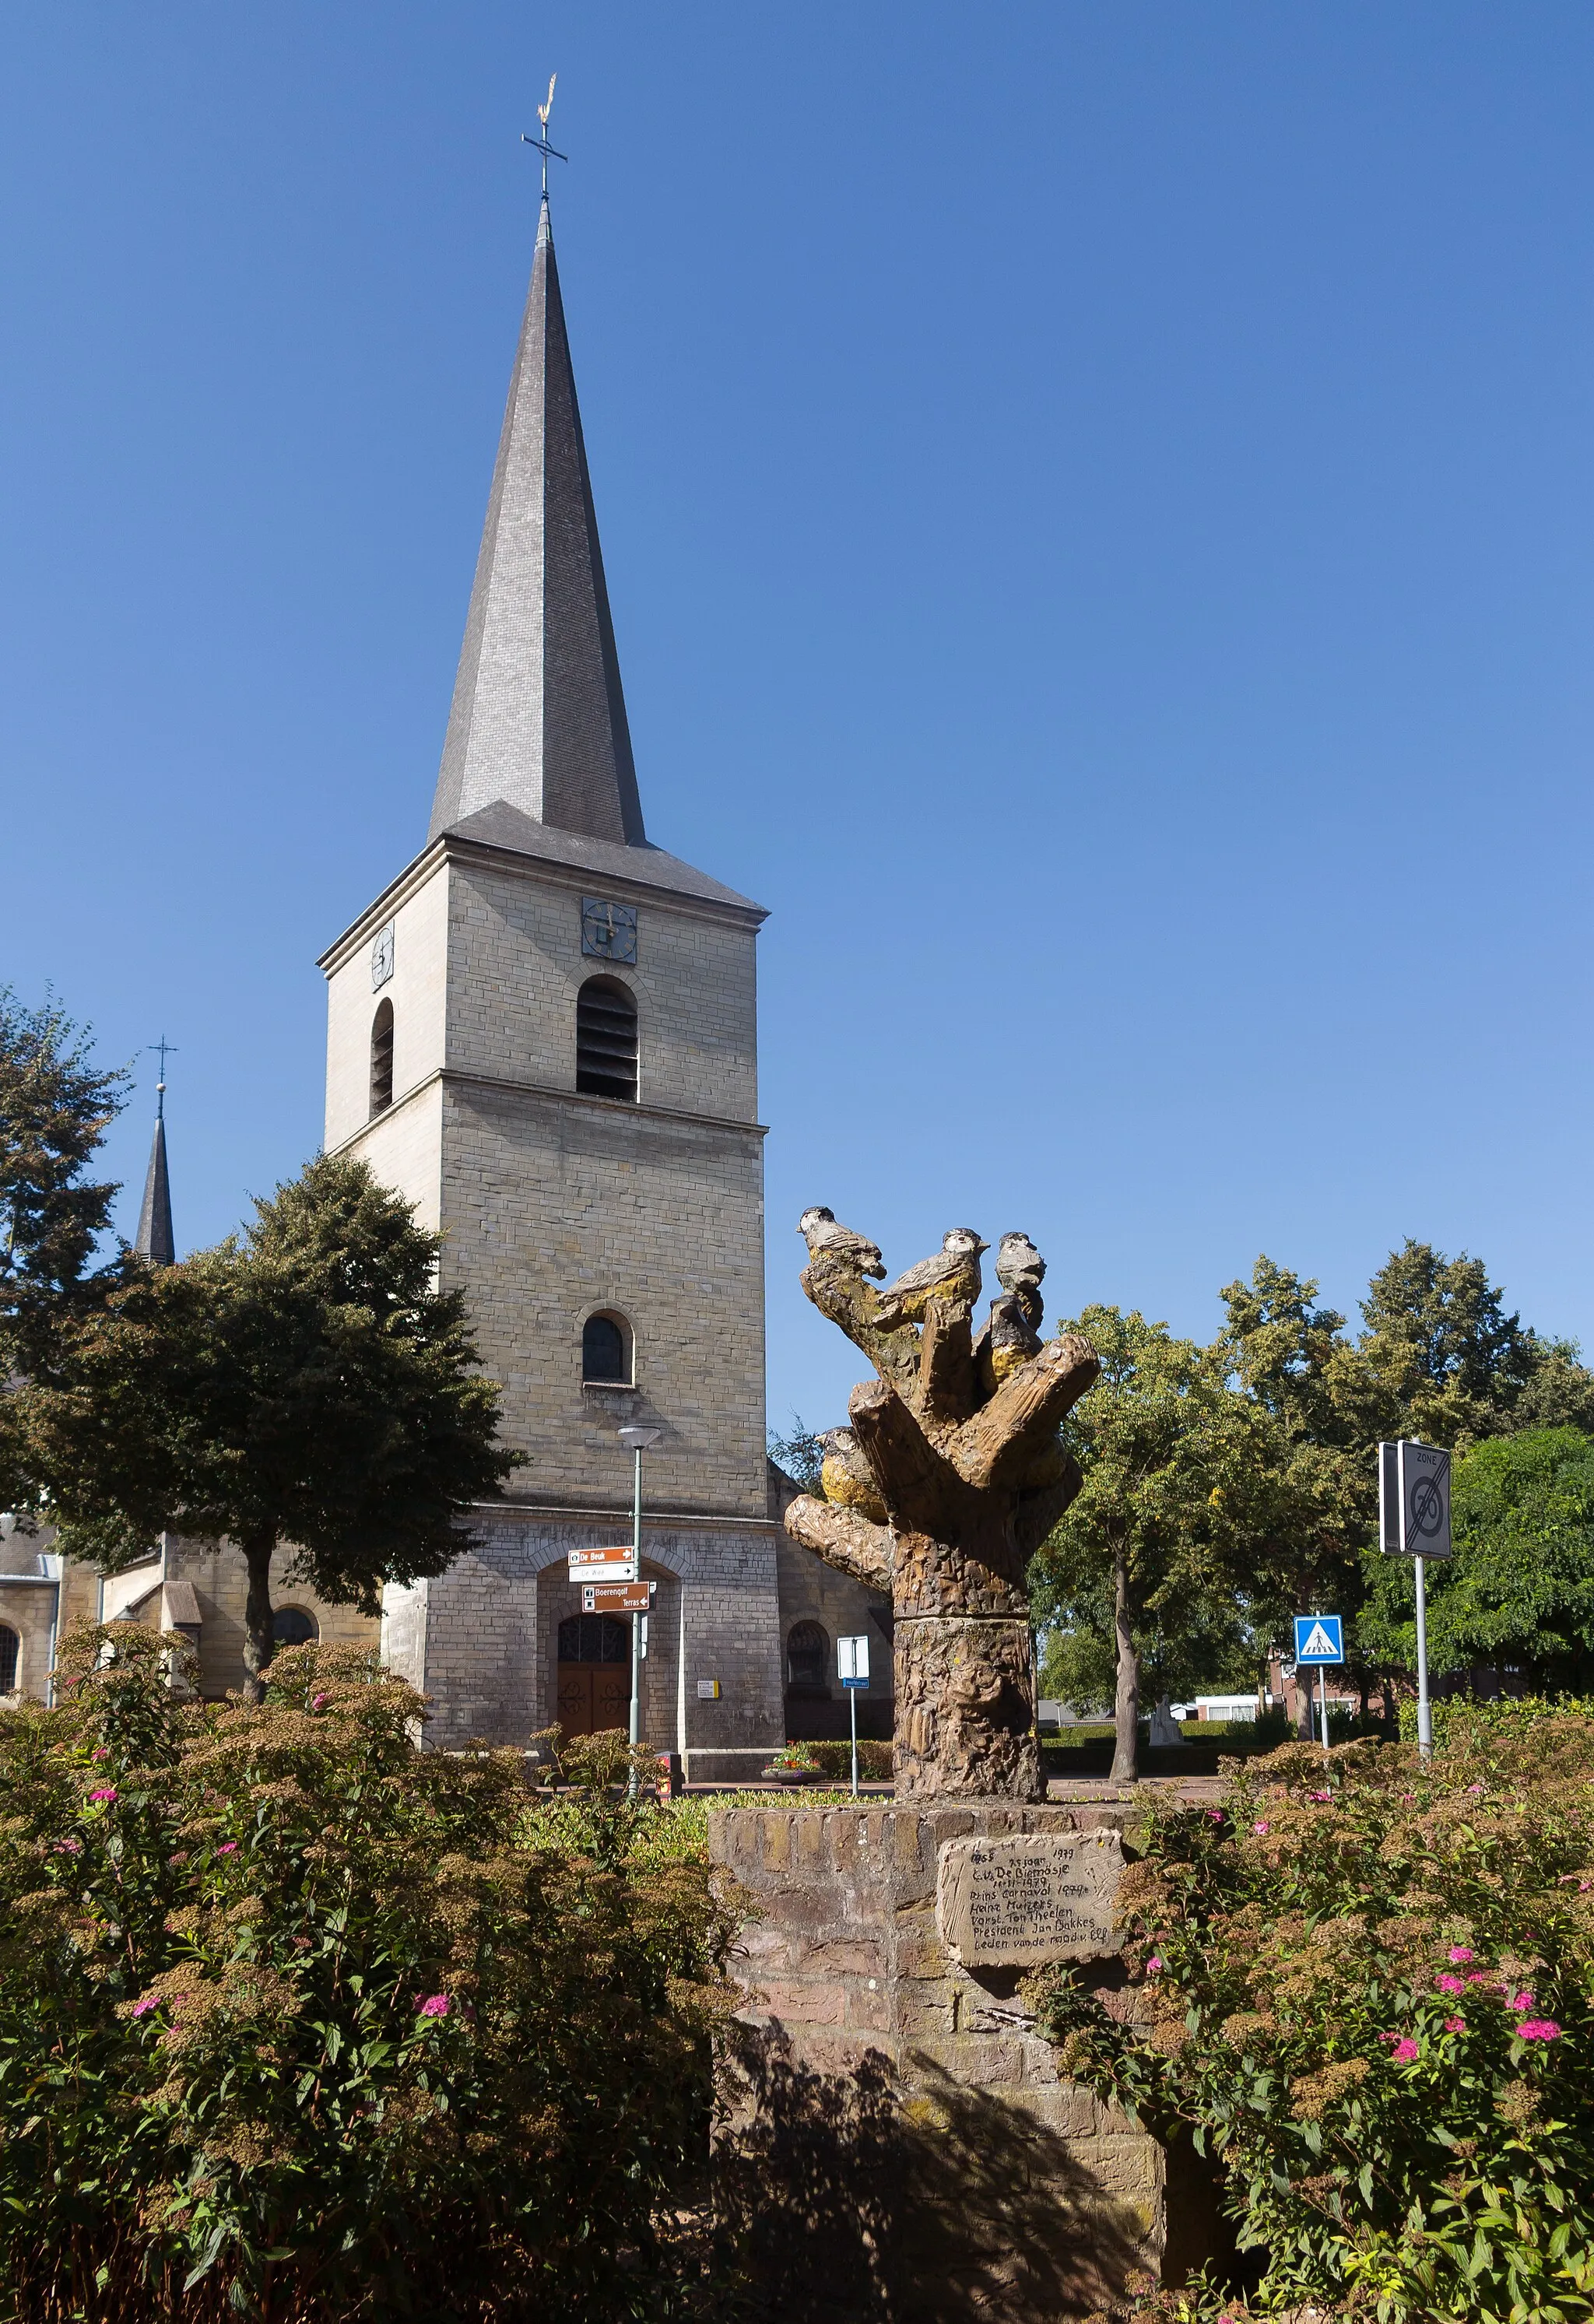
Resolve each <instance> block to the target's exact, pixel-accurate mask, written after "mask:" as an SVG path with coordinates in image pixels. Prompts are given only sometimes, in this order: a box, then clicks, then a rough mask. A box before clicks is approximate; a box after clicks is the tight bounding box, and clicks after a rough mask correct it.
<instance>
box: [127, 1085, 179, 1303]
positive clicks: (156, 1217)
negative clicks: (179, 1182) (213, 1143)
mask: <svg viewBox="0 0 1594 2324" xmlns="http://www.w3.org/2000/svg"><path fill="white" fill-rule="evenodd" d="M133 1248H134V1250H135V1251H137V1253H138V1255H139V1257H140V1258H141V1259H148V1260H149V1262H150V1265H151V1266H152V1267H170V1265H171V1263H172V1261H173V1259H175V1258H176V1257H177V1245H176V1243H175V1241H174V1240H173V1239H172V1233H171V1185H170V1180H169V1179H168V1177H167V1176H166V1084H165V1083H164V1082H163V1081H159V1082H157V1083H156V1084H155V1136H154V1139H153V1142H152V1145H151V1147H150V1167H149V1175H148V1176H147V1177H146V1178H145V1180H144V1199H143V1209H142V1210H141V1211H140V1213H139V1214H138V1232H137V1234H136V1235H135V1236H134V1242H133Z"/></svg>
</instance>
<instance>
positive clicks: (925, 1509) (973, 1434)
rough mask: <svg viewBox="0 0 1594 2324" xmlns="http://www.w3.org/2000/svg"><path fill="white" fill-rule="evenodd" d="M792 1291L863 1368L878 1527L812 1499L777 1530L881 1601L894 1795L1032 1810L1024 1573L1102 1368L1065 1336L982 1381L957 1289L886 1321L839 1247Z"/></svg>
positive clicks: (1056, 1513)
mask: <svg viewBox="0 0 1594 2324" xmlns="http://www.w3.org/2000/svg"><path fill="white" fill-rule="evenodd" d="M825 1215H828V1213H826V1214H825ZM844 1231H845V1230H843V1232H844ZM853 1240H854V1241H856V1240H857V1239H856V1238H854V1239H853ZM1019 1240H1021V1239H1019ZM812 1248H813V1247H812V1246H810V1249H811V1250H812ZM865 1249H867V1246H865ZM1039 1264H1040V1263H1039V1262H1038V1255H1037V1273H1036V1274H1035V1276H1034V1279H1033V1281H1032V1282H1030V1283H1029V1286H1028V1289H1029V1297H1028V1306H1027V1311H1026V1312H1027V1319H1028V1320H1029V1321H1030V1322H1031V1325H1032V1327H1033V1323H1034V1322H1035V1321H1037V1320H1038V1318H1039V1314H1040V1298H1039V1295H1038V1292H1037V1291H1036V1289H1035V1284H1037V1283H1038V1280H1039V1272H1038V1268H1039ZM802 1281H803V1289H804V1290H805V1291H806V1294H807V1296H808V1297H809V1298H810V1299H811V1300H812V1301H813V1302H814V1305H815V1306H816V1307H817V1308H818V1309H819V1310H820V1312H821V1314H825V1315H828V1316H829V1317H830V1319H831V1321H832V1322H833V1323H836V1324H839V1326H840V1327H841V1329H842V1330H843V1332H845V1333H846V1334H847V1336H848V1338H849V1339H850V1340H852V1342H853V1344H854V1346H856V1347H859V1348H861V1350H862V1351H863V1352H864V1353H865V1354H866V1355H867V1356H868V1357H869V1360H870V1361H871V1363H872V1364H873V1366H874V1368H875V1371H876V1374H877V1377H876V1379H873V1380H871V1381H869V1382H867V1383H866V1384H865V1385H863V1386H862V1387H860V1388H854V1389H853V1391H852V1397H851V1398H850V1399H849V1403H848V1415H849V1418H850V1420H851V1423H852V1434H853V1436H854V1438H855V1439H856V1442H857V1446H858V1450H859V1452H861V1454H862V1456H863V1460H864V1461H865V1462H866V1463H867V1465H868V1469H869V1471H870V1474H871V1477H872V1479H873V1481H874V1485H875V1487H876V1489H877V1490H878V1494H879V1500H880V1506H881V1507H882V1508H883V1511H884V1514H885V1517H886V1522H885V1523H884V1524H883V1525H881V1524H878V1523H876V1522H874V1521H873V1520H872V1519H871V1518H869V1517H864V1516H863V1515H862V1514H861V1512H860V1511H858V1510H856V1509H853V1508H846V1507H841V1506H837V1505H834V1504H830V1503H827V1502H825V1501H821V1500H818V1499H815V1498H814V1497H813V1496H810V1495H802V1496H800V1497H799V1498H798V1499H797V1500H795V1501H793V1502H792V1503H791V1505H790V1507H789V1508H788V1509H787V1510H786V1512H785V1518H784V1522H785V1526H786V1530H787V1533H788V1535H790V1537H791V1539H792V1540H794V1541H797V1542H800V1543H801V1544H802V1545H803V1546H804V1547H805V1548H806V1549H811V1550H813V1551H815V1553H816V1554H818V1555H819V1556H820V1557H823V1558H824V1559H825V1561H826V1562H827V1563H829V1564H831V1565H834V1566H836V1567H838V1568H839V1569H840V1570H841V1571H842V1572H846V1573H851V1574H852V1575H853V1576H854V1577H855V1578H856V1579H858V1580H860V1581H862V1582H866V1583H869V1584H872V1585H873V1586H874V1587H876V1588H889V1591H890V1592H891V1613H892V1629H893V1646H892V1666H893V1675H894V1678H895V1682H896V1743H897V1766H896V1775H897V1796H898V1799H899V1800H909V1799H918V1800H931V1799H1008V1800H1037V1799H1041V1798H1044V1796H1045V1778H1044V1776H1043V1775H1042V1772H1041V1764H1040V1742H1039V1738H1037V1734H1036V1731H1035V1655H1034V1648H1033V1645H1032V1641H1031V1637H1030V1630H1029V1607H1028V1599H1027V1591H1026V1588H1025V1570H1026V1568H1027V1564H1028V1562H1029V1560H1030V1558H1031V1557H1032V1556H1033V1554H1034V1553H1035V1551H1036V1549H1037V1547H1038V1546H1039V1545H1040V1543H1041V1542H1042V1541H1044V1540H1045V1538H1046V1535H1047V1533H1049V1532H1050V1530H1051V1528H1052V1526H1054V1525H1055V1523H1056V1521H1057V1519H1058V1517H1061V1515H1062V1514H1063V1512H1064V1509H1065V1508H1067V1507H1068V1504H1069V1502H1070V1501H1071V1500H1072V1499H1073V1496H1074V1495H1075V1493H1077V1492H1078V1490H1079V1488H1080V1474H1079V1471H1078V1469H1077V1467H1076V1466H1075V1465H1074V1463H1073V1462H1072V1461H1071V1460H1069V1459H1068V1457H1067V1455H1066V1454H1065V1453H1064V1450H1063V1447H1062V1445H1061V1443H1059V1441H1058V1428H1059V1425H1060V1424H1061V1422H1062V1420H1063V1418H1064V1415H1065V1414H1066V1413H1067V1412H1068V1411H1069V1410H1070V1408H1071V1407H1072V1406H1073V1405H1074V1404H1075V1403H1076V1402H1077V1401H1078V1399H1079V1397H1082V1396H1083V1394H1084V1393H1085V1390H1086V1389H1087V1388H1089V1387H1090V1386H1091V1383H1092V1381H1093V1380H1094V1379H1095V1378H1096V1375H1097V1373H1098V1371H1099V1370H1100V1369H1101V1367H1100V1365H1099V1363H1098V1361H1097V1358H1096V1351H1095V1350H1094V1349H1093V1348H1092V1347H1091V1345H1090V1344H1089V1342H1087V1341H1084V1340H1082V1339H1079V1338H1078V1337H1077V1336H1075V1335H1073V1334H1068V1335H1065V1336H1064V1338H1062V1339H1058V1340H1052V1341H1048V1342H1046V1343H1045V1344H1044V1345H1043V1344H1041V1343H1040V1342H1038V1341H1037V1346H1036V1352H1035V1353H1034V1354H1033V1355H1027V1354H1025V1353H1024V1351H1023V1350H1022V1349H1020V1350H1019V1351H1018V1354H1019V1360H1018V1365H1017V1368H1016V1369H1015V1368H1013V1367H1012V1366H1011V1365H1010V1364H1009V1365H1008V1366H1006V1367H1005V1368H1004V1376H1003V1377H1002V1378H1001V1379H1000V1380H999V1379H997V1378H996V1371H995V1366H994V1363H992V1365H991V1368H990V1384H989V1385H987V1384H986V1383H985V1382H984V1381H983V1380H982V1379H981V1377H980V1375H979V1373H978V1370H977V1368H976V1365H975V1361H974V1353H973V1343H972V1333H971V1326H970V1319H971V1314H972V1300H973V1296H974V1294H973V1292H972V1291H968V1290H967V1289H966V1288H964V1289H960V1291H959V1292H958V1294H957V1296H951V1295H949V1296H945V1297H935V1296H932V1297H931V1298H929V1299H928V1300H927V1301H926V1304H925V1307H924V1317H923V1326H922V1331H921V1329H920V1327H919V1326H918V1325H917V1324H916V1323H913V1322H912V1321H910V1320H909V1321H903V1322H898V1321H897V1320H895V1318H896V1317H897V1315H898V1314H899V1312H900V1308H899V1304H898V1305H893V1303H892V1302H891V1301H890V1299H889V1298H888V1297H886V1296H883V1295H881V1294H880V1293H879V1292H877V1291H875V1289H874V1288H873V1287H872V1286H871V1284H869V1283H867V1282H866V1281H865V1280H864V1278H863V1276H862V1274H861V1271H860V1268H859V1267H858V1265H857V1262H856V1258H855V1256H849V1255H848V1253H847V1251H846V1250H843V1252H841V1253H840V1254H837V1253H835V1252H832V1253H830V1254H829V1255H828V1256H827V1255H826V1253H825V1250H824V1249H823V1247H821V1248H820V1249H819V1250H817V1251H815V1254H814V1257H813V1259H812V1261H811V1263H810V1265H809V1266H808V1267H807V1268H805V1269H804V1272H803V1278H802ZM977 1287H978V1268H976V1269H975V1288H976V1289H977ZM1009 1352H1010V1351H1009ZM982 1388H983V1389H984V1400H983V1402H982V1401H981V1390H982Z"/></svg>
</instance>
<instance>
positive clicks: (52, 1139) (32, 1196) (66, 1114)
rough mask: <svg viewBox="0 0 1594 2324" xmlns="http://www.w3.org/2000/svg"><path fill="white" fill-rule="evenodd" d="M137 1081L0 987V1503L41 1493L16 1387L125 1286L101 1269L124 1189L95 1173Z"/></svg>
mask: <svg viewBox="0 0 1594 2324" xmlns="http://www.w3.org/2000/svg"><path fill="white" fill-rule="evenodd" d="M127 1078H128V1077H127V1074H125V1073H124V1072H123V1071H120V1070H114V1071H106V1070H104V1069H103V1068H101V1067H100V1066H98V1065H96V1064H95V1062H94V1060H93V1058H92V1056H91V1055H90V1053H89V1034H88V1028H87V1027H86V1026H78V1025H74V1024H73V1023H72V1021H71V1019H69V1017H68V1016H67V1015H66V1014H65V1012H64V1011H63V1010H60V1009H58V1008H57V1007H56V1006H55V1005H54V1003H53V1002H52V1001H46V1002H45V1004H44V1006H43V1007H42V1008H41V1009H28V1008H25V1007H24V1006H23V1003H22V1002H21V1001H19V1000H18V999H17V997H16V995H15V993H14V992H13V991H11V990H10V988H9V987H8V986H0V1505H4V1506H5V1507H6V1508H14V1507H16V1506H19V1505H21V1506H25V1505H27V1504H28V1503H29V1502H30V1501H31V1500H32V1498H33V1494H34V1489H35V1488H34V1484H33V1480H31V1479H30V1477H29V1476H28V1474H27V1468H26V1462H25V1458H24V1443H23V1437H22V1435H21V1433H20V1431H19V1429H18V1428H17V1426H16V1425H15V1423H16V1419H17V1415H16V1413H15V1410H14V1403H13V1398H12V1397H11V1396H10V1395H9V1394H7V1393H6V1392H5V1391H6V1389H7V1387H8V1385H9V1384H12V1383H14V1382H17V1381H19V1380H21V1379H26V1378H37V1377H40V1376H43V1375H47V1374H48V1372H49V1370H50V1368H51V1362H52V1360H53V1357H54V1354H55V1351H56V1347H57V1343H58V1341H59V1337H60V1332H61V1330H62V1329H63V1327H64V1326H65V1325H66V1324H67V1323H69V1321H70V1320H71V1319H72V1318H73V1317H75V1316H78V1315H81V1314H84V1313H85V1312H86V1311H87V1310H88V1308H90V1307H91V1306H92V1305H94V1304H95V1303H96V1302H97V1300H98V1299H100V1298H102V1297H103V1296H105V1294H106V1292H107V1291H108V1290H109V1289H110V1288H111V1287H112V1286H113V1285H114V1284H115V1282H117V1281H120V1280H121V1279H122V1277H123V1275H124V1272H125V1267H124V1262H122V1261H113V1262H112V1263H111V1264H110V1265H108V1266H105V1267H101V1268H92V1267H91V1266H90V1261H91V1259H93V1257H94V1251H95V1246H96V1244H97V1241H98V1240H99V1238H100V1237H101V1236H102V1235H103V1234H104V1233H105V1232H106V1228H107V1227H108V1225H109V1223H110V1213H111V1203H112V1202H113V1201H114V1200H115V1195H116V1194H117V1192H118V1189H117V1186H116V1185H115V1182H114V1181H113V1180H108V1179H94V1178H90V1177H89V1176H88V1175H87V1174H88V1167H89V1165H90V1163H91V1162H92V1160H93V1158H94V1155H95V1153H96V1151H97V1148H98V1147H99V1145H100V1142H101V1140H102V1139H103V1138H104V1136H105V1133H106V1129H107V1127H108V1126H109V1124H110V1123H111V1122H112V1121H113V1120H115V1117H116V1115H117V1114H118V1113H119V1112H120V1111H121V1110H122V1107H123V1105H124V1102H125V1099H124V1090H125V1087H126V1084H127Z"/></svg>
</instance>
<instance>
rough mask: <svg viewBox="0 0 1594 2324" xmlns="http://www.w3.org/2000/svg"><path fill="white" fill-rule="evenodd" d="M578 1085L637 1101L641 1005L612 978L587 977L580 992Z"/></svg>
mask: <svg viewBox="0 0 1594 2324" xmlns="http://www.w3.org/2000/svg"><path fill="white" fill-rule="evenodd" d="M576 1088H577V1089H578V1090H581V1091H583V1092H584V1093H585V1095H586V1096H588V1097H617V1098H622V1099H624V1100H625V1101H626V1102H627V1103H628V1104H631V1105H634V1104H635V1103H636V1102H637V1004H636V1002H635V1001H633V1000H632V998H631V994H630V993H629V992H628V991H627V990H626V988H625V986H624V985H623V984H622V983H620V982H619V981H618V980H617V979H616V978H614V977H612V976H589V977H588V978H587V980H586V982H585V984H584V985H583V986H582V988H581V990H580V991H579V992H578V993H577V994H576Z"/></svg>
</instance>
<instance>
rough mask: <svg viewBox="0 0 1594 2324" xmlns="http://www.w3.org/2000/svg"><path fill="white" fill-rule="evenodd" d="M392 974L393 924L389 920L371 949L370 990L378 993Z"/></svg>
mask: <svg viewBox="0 0 1594 2324" xmlns="http://www.w3.org/2000/svg"><path fill="white" fill-rule="evenodd" d="M392 973H393V924H392V920H390V921H389V922H388V924H387V926H386V927H385V928H383V930H382V934H381V935H380V936H378V937H377V939H376V942H375V943H374V944H373V945H372V947H371V990H372V991H373V992H380V991H381V990H382V986H383V985H384V984H385V983H386V982H387V981H388V979H389V977H390V976H391V975H392Z"/></svg>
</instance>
